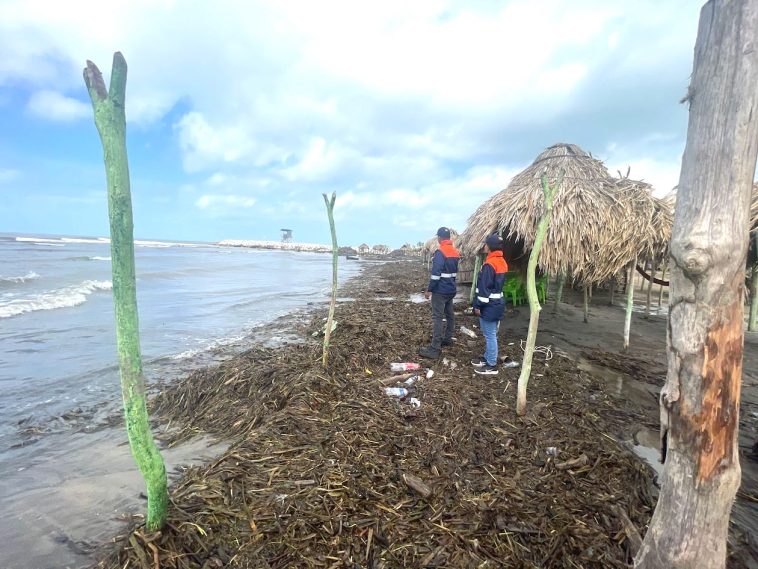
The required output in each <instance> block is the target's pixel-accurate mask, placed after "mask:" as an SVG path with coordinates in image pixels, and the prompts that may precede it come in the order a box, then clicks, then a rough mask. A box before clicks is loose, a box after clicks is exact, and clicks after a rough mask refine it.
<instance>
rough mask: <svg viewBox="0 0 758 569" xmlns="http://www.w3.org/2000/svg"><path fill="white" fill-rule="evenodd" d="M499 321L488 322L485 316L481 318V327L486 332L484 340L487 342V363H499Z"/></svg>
mask: <svg viewBox="0 0 758 569" xmlns="http://www.w3.org/2000/svg"><path fill="white" fill-rule="evenodd" d="M498 324H499V322H498V321H497V320H495V321H493V322H488V321H487V320H485V319H484V318H480V319H479V328H480V329H481V330H482V334H484V341H485V342H486V344H485V348H484V359H485V360H487V365H491V366H496V365H497V328H498Z"/></svg>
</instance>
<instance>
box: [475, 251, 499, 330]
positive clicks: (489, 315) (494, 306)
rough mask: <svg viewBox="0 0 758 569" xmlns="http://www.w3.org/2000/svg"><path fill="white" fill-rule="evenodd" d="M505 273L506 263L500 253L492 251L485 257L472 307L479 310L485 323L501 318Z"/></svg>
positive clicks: (477, 280)
mask: <svg viewBox="0 0 758 569" xmlns="http://www.w3.org/2000/svg"><path fill="white" fill-rule="evenodd" d="M507 272H508V263H506V262H505V259H504V258H503V252H502V251H492V252H491V253H490V254H489V255H487V259H486V260H485V261H484V265H482V268H481V270H480V271H479V276H478V277H477V279H476V296H475V297H474V302H473V307H474V308H478V309H479V312H480V314H481V317H482V318H483V319H484V320H486V321H487V322H497V321H498V320H500V319H502V317H503V313H504V312H505V301H504V300H503V285H504V284H505V273H507Z"/></svg>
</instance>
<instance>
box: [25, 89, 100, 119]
mask: <svg viewBox="0 0 758 569" xmlns="http://www.w3.org/2000/svg"><path fill="white" fill-rule="evenodd" d="M26 108H27V110H28V111H29V112H30V113H32V114H33V115H35V116H37V117H40V118H43V119H49V120H53V121H60V122H69V121H75V120H78V119H81V118H84V117H87V116H91V115H92V107H91V105H89V104H87V103H84V102H82V101H80V100H78V99H74V98H71V97H67V96H65V95H63V94H61V93H58V92H57V91H48V90H43V91H37V92H35V93H33V94H32V96H31V97H30V98H29V102H28V103H27V105H26Z"/></svg>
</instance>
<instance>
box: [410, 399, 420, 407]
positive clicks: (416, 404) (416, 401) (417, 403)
mask: <svg viewBox="0 0 758 569" xmlns="http://www.w3.org/2000/svg"><path fill="white" fill-rule="evenodd" d="M408 403H410V404H411V405H413V406H414V407H415V408H416V409H418V408H419V407H421V400H420V399H416V398H415V397H411V398H410V399H408Z"/></svg>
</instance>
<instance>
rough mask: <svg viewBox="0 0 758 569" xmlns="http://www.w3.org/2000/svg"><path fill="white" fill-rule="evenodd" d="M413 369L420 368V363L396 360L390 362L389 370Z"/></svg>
mask: <svg viewBox="0 0 758 569" xmlns="http://www.w3.org/2000/svg"><path fill="white" fill-rule="evenodd" d="M415 369H421V364H416V363H413V362H396V363H391V364H390V371H410V370H415Z"/></svg>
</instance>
